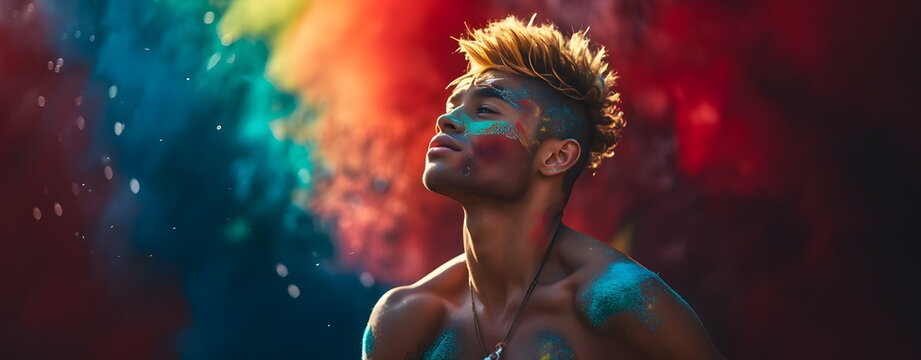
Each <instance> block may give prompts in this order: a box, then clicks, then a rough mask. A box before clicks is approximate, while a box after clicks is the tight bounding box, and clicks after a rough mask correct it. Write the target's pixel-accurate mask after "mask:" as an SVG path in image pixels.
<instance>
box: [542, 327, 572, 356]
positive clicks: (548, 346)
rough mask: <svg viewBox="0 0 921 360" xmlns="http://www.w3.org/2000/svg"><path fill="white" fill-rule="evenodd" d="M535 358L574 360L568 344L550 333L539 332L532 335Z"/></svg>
mask: <svg viewBox="0 0 921 360" xmlns="http://www.w3.org/2000/svg"><path fill="white" fill-rule="evenodd" d="M534 340H535V342H536V343H537V356H538V359H540V360H572V359H575V358H576V354H575V353H573V351H572V348H571V347H570V346H569V343H567V342H566V340H564V339H563V338H560V337H559V336H557V335H556V334H555V333H554V332H552V331H541V332H538V333H537V334H535V335H534Z"/></svg>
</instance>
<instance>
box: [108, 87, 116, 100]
mask: <svg viewBox="0 0 921 360" xmlns="http://www.w3.org/2000/svg"><path fill="white" fill-rule="evenodd" d="M117 95H118V86H115V85H112V86H109V99H114V98H115V96H117Z"/></svg>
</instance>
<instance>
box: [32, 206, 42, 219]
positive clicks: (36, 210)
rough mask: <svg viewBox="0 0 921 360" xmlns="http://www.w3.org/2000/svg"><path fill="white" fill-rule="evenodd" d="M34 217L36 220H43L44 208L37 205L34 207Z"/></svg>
mask: <svg viewBox="0 0 921 360" xmlns="http://www.w3.org/2000/svg"><path fill="white" fill-rule="evenodd" d="M32 217H34V218H35V220H41V219H42V210H41V209H39V208H37V207H36V208H32Z"/></svg>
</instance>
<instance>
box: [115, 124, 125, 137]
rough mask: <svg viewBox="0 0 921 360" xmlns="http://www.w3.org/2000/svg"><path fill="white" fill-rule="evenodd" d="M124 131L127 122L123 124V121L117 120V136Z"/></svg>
mask: <svg viewBox="0 0 921 360" xmlns="http://www.w3.org/2000/svg"><path fill="white" fill-rule="evenodd" d="M122 131H125V124H122V123H121V121H116V122H115V136H119V135H121V134H122Z"/></svg>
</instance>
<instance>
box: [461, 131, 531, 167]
mask: <svg viewBox="0 0 921 360" xmlns="http://www.w3.org/2000/svg"><path fill="white" fill-rule="evenodd" d="M470 145H471V150H472V151H471V154H470V155H471V157H472V160H473V162H474V165H475V166H474V167H494V166H496V165H502V166H513V167H514V166H516V165H517V166H522V165H524V162H525V161H526V157H525V156H524V155H526V149H525V148H524V147H523V146H522V145H521V143H520V142H518V140H516V139H511V138H509V137H508V136H505V135H498V134H497V135H479V136H474V137H473V138H471V140H470Z"/></svg>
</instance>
